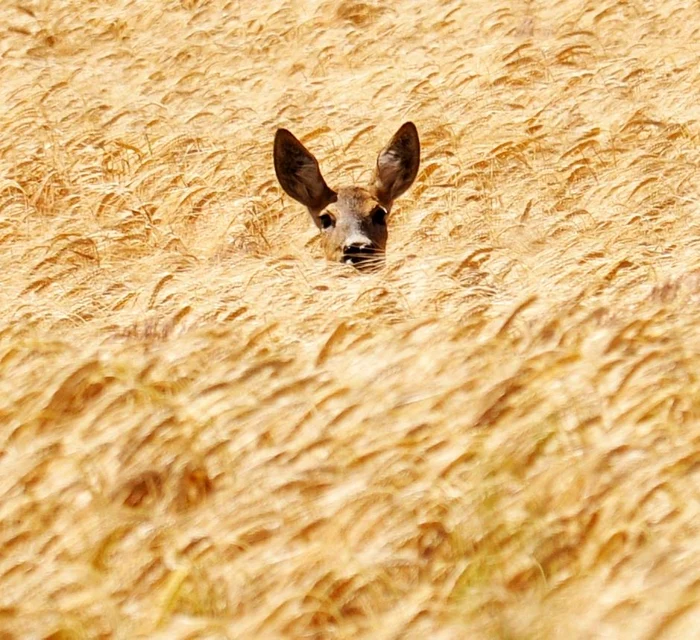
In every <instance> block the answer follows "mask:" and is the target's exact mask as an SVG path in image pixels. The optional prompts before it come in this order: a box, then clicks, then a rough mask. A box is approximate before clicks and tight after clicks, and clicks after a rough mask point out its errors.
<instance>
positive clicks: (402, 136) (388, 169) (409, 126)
mask: <svg viewBox="0 0 700 640" xmlns="http://www.w3.org/2000/svg"><path fill="white" fill-rule="evenodd" d="M419 166H420V140H419V138H418V130H417V129H416V125H414V124H413V123H412V122H406V123H405V124H403V125H402V126H401V128H400V129H399V130H398V131H397V132H396V133H395V134H394V137H393V138H392V139H391V140H390V141H389V144H388V145H387V146H386V147H384V149H382V150H381V151H380V153H379V156H378V157H377V169H376V172H375V175H374V191H375V195H376V198H377V200H379V202H380V203H381V204H383V205H384V206H385V207H386V208H387V209H389V208H390V207H391V205H392V203H393V202H394V200H395V199H396V198H398V197H399V196H400V195H401V194H402V193H404V191H406V190H407V189H408V188H409V187H410V186H411V185H412V184H413V181H414V180H415V179H416V175H417V174H418V167H419Z"/></svg>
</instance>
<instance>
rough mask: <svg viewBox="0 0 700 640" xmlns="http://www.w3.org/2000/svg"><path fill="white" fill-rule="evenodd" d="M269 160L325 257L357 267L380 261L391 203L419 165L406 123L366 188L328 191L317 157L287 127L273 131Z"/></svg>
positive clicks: (381, 156)
mask: <svg viewBox="0 0 700 640" xmlns="http://www.w3.org/2000/svg"><path fill="white" fill-rule="evenodd" d="M274 161H275V173H276V174H277V180H279V183H280V185H281V186H282V189H284V191H285V193H286V194H287V195H288V196H290V197H292V198H294V199H295V200H296V201H297V202H300V203H301V204H303V205H304V206H305V207H306V208H307V209H308V210H309V213H310V214H311V218H312V219H313V221H314V223H315V224H316V226H317V227H318V229H319V231H320V233H321V244H322V246H323V249H324V251H325V253H326V256H327V257H328V259H329V260H334V261H340V262H345V263H348V264H352V265H354V266H355V267H358V268H360V267H373V266H374V267H376V266H377V265H379V264H381V262H382V261H383V259H384V254H385V251H386V241H387V223H388V218H389V214H390V213H391V207H392V205H393V204H394V200H395V199H396V198H398V197H399V196H400V195H401V194H402V193H404V192H405V191H406V190H407V189H408V188H409V187H410V186H411V185H412V184H413V181H414V180H415V179H416V174H417V173H418V166H419V165H420V141H419V139H418V131H417V130H416V127H415V125H414V124H413V123H412V122H407V123H405V124H404V125H403V126H402V127H401V128H400V129H399V130H398V131H397V132H396V133H395V134H394V137H393V138H392V139H391V140H390V141H389V144H388V145H387V146H386V147H384V149H382V150H381V151H380V152H379V156H378V157H377V166H376V169H375V172H374V179H373V180H372V183H371V184H370V185H369V187H368V188H364V187H358V186H351V187H340V188H338V189H336V190H334V189H331V188H330V187H329V186H328V185H327V184H326V181H325V180H324V179H323V176H322V175H321V169H320V168H319V165H318V160H316V158H315V157H314V156H313V154H312V153H311V152H310V151H309V150H308V149H307V148H306V147H305V146H304V145H303V144H302V143H301V142H299V140H297V139H296V138H295V137H294V135H292V133H290V132H289V131H287V129H278V130H277V133H276V135H275V146H274Z"/></svg>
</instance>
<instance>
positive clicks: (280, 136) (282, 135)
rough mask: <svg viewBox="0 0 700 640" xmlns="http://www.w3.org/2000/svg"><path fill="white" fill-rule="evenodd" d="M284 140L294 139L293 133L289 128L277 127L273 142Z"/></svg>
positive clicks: (277, 142)
mask: <svg viewBox="0 0 700 640" xmlns="http://www.w3.org/2000/svg"><path fill="white" fill-rule="evenodd" d="M285 140H296V138H295V137H294V134H293V133H292V132H291V131H290V130H289V129H283V128H281V127H280V128H279V129H277V131H276V132H275V144H279V143H280V142H284V141H285Z"/></svg>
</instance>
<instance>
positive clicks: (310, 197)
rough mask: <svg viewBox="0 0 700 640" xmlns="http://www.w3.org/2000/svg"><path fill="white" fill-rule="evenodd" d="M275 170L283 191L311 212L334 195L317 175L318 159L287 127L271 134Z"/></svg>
mask: <svg viewBox="0 0 700 640" xmlns="http://www.w3.org/2000/svg"><path fill="white" fill-rule="evenodd" d="M274 159H275V173H276V174H277V180H279V183H280V185H282V188H283V189H284V191H285V193H286V194H287V195H288V196H290V197H292V198H294V199H295V200H296V201H297V202H301V204H303V205H304V206H306V207H308V208H309V209H310V210H311V212H312V215H315V214H316V213H318V212H320V211H322V210H323V209H325V208H326V207H327V206H328V205H329V204H330V203H331V202H335V201H336V200H337V199H338V196H337V194H336V193H335V191H333V190H332V189H330V188H329V187H328V185H327V184H326V181H325V180H324V179H323V176H322V175H321V170H320V168H319V166H318V160H316V158H314V156H313V154H312V153H311V152H310V151H309V150H308V149H307V148H306V147H305V146H304V145H303V144H301V142H299V140H297V139H296V138H295V137H294V136H293V135H292V133H291V132H289V131H287V129H277V133H276V134H275V150H274Z"/></svg>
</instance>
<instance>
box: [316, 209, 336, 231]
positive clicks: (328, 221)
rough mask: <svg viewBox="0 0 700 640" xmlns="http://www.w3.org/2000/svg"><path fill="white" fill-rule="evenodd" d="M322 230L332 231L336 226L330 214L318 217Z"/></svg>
mask: <svg viewBox="0 0 700 640" xmlns="http://www.w3.org/2000/svg"><path fill="white" fill-rule="evenodd" d="M318 219H319V221H320V223H321V229H330V228H331V227H334V226H335V218H334V217H333V216H332V215H331V214H330V213H324V214H322V215H320V216H319V217H318Z"/></svg>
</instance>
